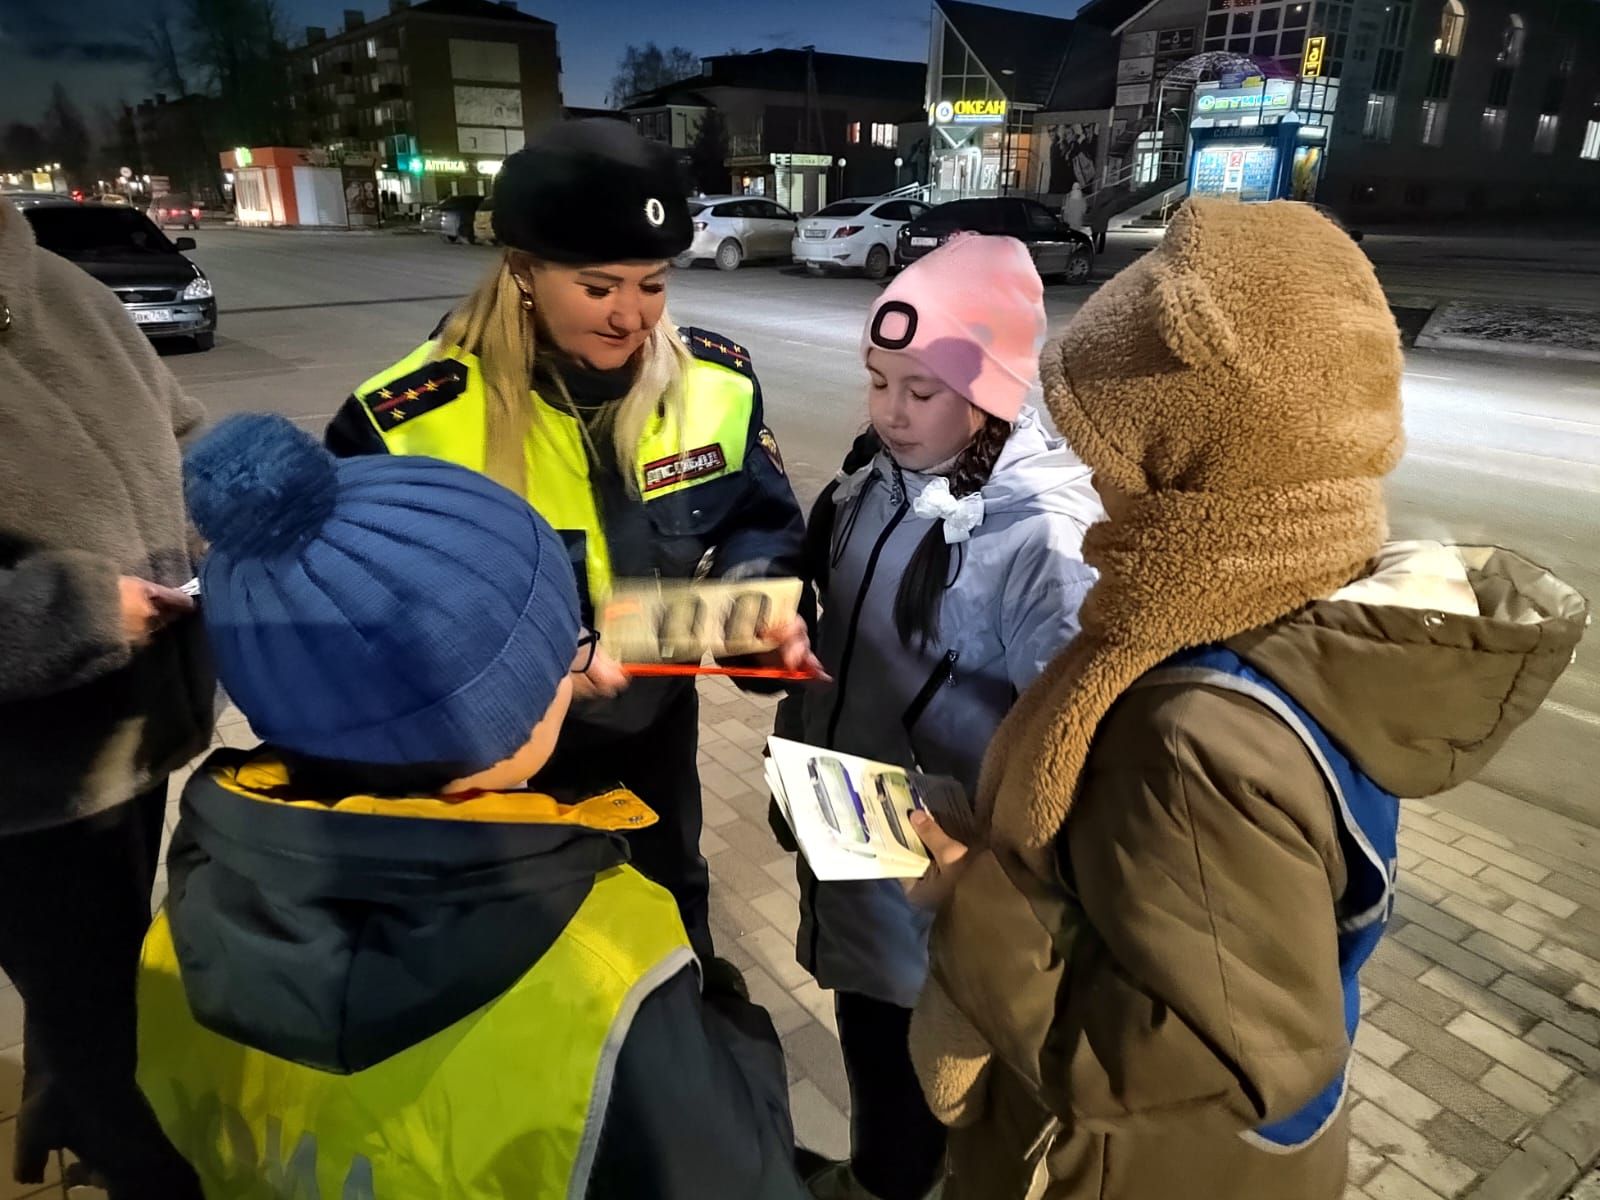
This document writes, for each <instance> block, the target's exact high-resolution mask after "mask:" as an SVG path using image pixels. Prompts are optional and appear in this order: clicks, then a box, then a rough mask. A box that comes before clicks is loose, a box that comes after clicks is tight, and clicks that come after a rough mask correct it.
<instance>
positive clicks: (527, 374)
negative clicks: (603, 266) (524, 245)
mask: <svg viewBox="0 0 1600 1200" xmlns="http://www.w3.org/2000/svg"><path fill="white" fill-rule="evenodd" d="M513 253H514V252H513V251H510V250H508V251H506V252H505V253H504V254H503V255H502V256H501V259H500V262H499V264H498V265H497V266H496V267H495V269H494V271H493V272H491V273H490V275H489V276H488V278H486V279H485V280H484V281H483V282H482V283H480V284H479V285H478V287H477V288H476V290H474V291H473V293H472V294H471V295H470V296H468V297H467V298H466V299H465V300H464V301H462V302H461V304H460V305H458V306H457V307H456V308H455V310H454V311H453V312H451V314H450V316H449V317H448V318H447V319H446V320H445V323H444V328H443V329H441V330H440V332H439V337H438V345H437V347H436V348H435V350H434V354H435V356H436V357H439V358H443V357H444V356H445V354H446V352H447V351H448V350H449V349H450V348H451V347H459V348H460V349H462V350H466V351H468V352H469V353H472V354H475V355H477V356H478V362H479V364H480V366H481V367H482V370H483V386H484V391H485V393H486V395H487V399H488V405H487V411H486V413H485V420H484V443H485V444H484V451H485V453H484V474H486V475H488V476H489V478H491V479H493V480H494V481H495V482H496V483H500V484H503V485H504V486H506V487H509V488H511V489H512V490H513V491H515V492H516V493H517V494H518V495H526V494H527V491H528V452H527V444H528V439H529V437H531V436H533V435H534V434H535V433H537V432H538V431H539V426H540V417H539V405H538V404H537V403H536V402H535V401H534V399H533V395H532V390H533V365H534V360H535V357H536V355H537V353H538V349H539V346H538V340H539V334H538V330H537V325H536V322H535V321H534V320H533V319H532V317H533V314H532V313H530V312H527V311H526V310H524V309H523V307H522V289H521V288H520V287H519V286H518V285H517V278H516V274H515V272H514V271H513V269H512V262H513V258H512V255H513ZM690 361H691V356H690V354H689V351H688V349H687V348H686V347H685V346H684V344H683V339H681V338H680V337H679V336H678V328H677V326H676V325H674V324H673V323H672V320H671V318H670V317H668V316H667V315H666V313H665V312H663V313H662V315H661V320H660V321H659V322H657V323H656V327H655V328H654V329H653V330H651V331H650V337H649V340H647V341H646V342H645V344H644V347H643V349H641V350H640V352H639V362H638V373H637V375H636V376H635V378H634V381H633V387H632V388H630V389H629V390H628V394H627V395H625V396H624V397H623V398H622V399H621V400H619V401H617V402H616V403H615V404H614V405H610V406H608V408H607V412H606V416H605V420H606V423H607V424H608V425H609V426H610V434H611V438H612V444H613V445H614V446H615V448H616V456H617V466H618V469H619V470H620V471H621V472H622V474H623V477H624V478H625V479H626V480H627V482H628V488H629V490H630V491H635V492H636V491H637V489H638V486H639V484H638V465H639V461H638V460H639V439H640V438H641V437H643V436H644V431H645V428H646V427H647V426H648V425H649V423H650V421H651V419H652V418H654V417H656V416H657V415H660V416H662V417H664V418H666V420H667V421H668V422H669V424H670V426H671V428H672V429H674V430H675V431H676V432H677V434H678V437H679V438H680V439H681V438H682V436H683V428H684V415H685V414H684V406H685V400H684V389H683V378H684V375H685V374H686V372H687V370H688V367H689V363H690ZM557 386H558V390H559V391H560V393H561V395H560V397H559V401H558V400H557V398H556V397H551V396H546V397H544V400H545V402H546V403H548V404H551V405H552V407H554V406H555V405H556V404H557V403H559V404H561V405H563V406H565V407H566V409H567V410H568V411H569V412H571V413H572V415H573V419H574V420H576V421H577V422H578V427H579V429H581V430H583V436H584V439H585V441H587V440H588V438H589V433H588V429H587V427H586V426H585V425H584V423H583V420H582V418H581V417H579V415H578V412H577V409H576V406H575V405H574V404H573V402H572V396H571V394H570V393H568V391H567V387H566V384H565V383H564V382H562V381H561V380H560V379H559V378H558V379H557ZM592 448H593V447H592V444H591V449H592ZM682 450H683V447H682V446H681V445H680V446H679V447H678V452H679V453H682Z"/></svg>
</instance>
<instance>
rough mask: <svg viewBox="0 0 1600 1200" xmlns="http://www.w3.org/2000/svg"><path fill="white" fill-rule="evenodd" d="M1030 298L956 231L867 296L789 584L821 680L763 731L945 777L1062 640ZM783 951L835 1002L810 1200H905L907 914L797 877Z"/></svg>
mask: <svg viewBox="0 0 1600 1200" xmlns="http://www.w3.org/2000/svg"><path fill="white" fill-rule="evenodd" d="M1044 337H1045V311H1044V292H1043V288H1042V286H1041V284H1040V282H1039V274H1038V272H1037V271H1036V270H1035V269H1034V266H1033V263H1032V261H1031V260H1030V259H1029V257H1028V252H1027V249H1026V248H1025V247H1024V246H1023V245H1022V243H1020V242H1018V241H1015V240H1014V239H1012V238H1001V237H977V236H965V237H960V238H956V239H954V240H952V241H950V242H948V243H946V244H945V245H944V246H942V247H941V248H940V249H939V250H937V251H935V252H934V253H933V254H930V255H928V256H927V257H926V258H924V259H922V260H920V261H919V262H917V263H916V264H915V265H914V266H912V267H910V268H908V269H907V270H906V271H905V272H904V273H903V274H902V275H901V276H900V277H899V278H898V279H896V280H895V281H894V282H893V283H892V284H891V285H890V286H889V287H888V289H887V290H885V291H884V293H883V294H882V296H880V297H879V298H878V300H877V302H876V303H875V304H874V305H873V307H872V310H871V312H870V314H869V315H868V320H867V323H866V327H865V330H864V331H863V334H862V339H861V353H862V357H863V360H864V364H865V367H866V374H867V384H868V388H867V409H868V414H869V416H870V418H871V430H870V432H869V433H868V434H866V435H864V437H863V439H862V440H861V442H860V443H859V444H858V446H857V448H856V449H855V450H854V451H852V457H851V459H850V460H847V462H846V465H845V470H844V471H843V472H841V477H840V479H839V480H838V481H837V482H835V483H833V484H831V485H830V486H829V487H828V489H827V490H826V491H825V492H824V493H823V495H822V497H821V499H819V500H818V502H817V505H816V508H815V509H814V510H813V513H812V524H811V528H810V530H809V531H808V535H807V544H808V547H810V548H811V551H812V552H811V553H810V554H808V563H807V574H808V576H809V578H810V581H811V582H812V584H813V585H814V586H815V588H816V589H817V592H818V594H819V596H820V600H821V607H822V617H821V622H820V631H819V634H818V653H819V654H820V656H821V658H822V661H823V665H824V666H825V667H826V669H827V670H828V672H829V673H830V674H831V675H832V676H833V678H834V680H835V682H834V683H833V684H832V685H831V686H827V687H823V688H817V689H808V690H807V691H806V692H805V693H803V694H801V695H798V696H796V697H795V698H793V699H791V700H789V701H787V702H786V706H785V709H784V711H783V713H782V714H781V716H780V730H779V731H780V732H782V733H785V734H787V735H788V736H791V737H794V738H796V739H798V740H800V741H804V742H807V743H810V744H811V745H815V746H826V747H828V748H830V749H834V750H839V751H843V752H845V753H849V754H855V755H860V756H862V757H865V758H871V759H876V760H879V761H885V762H892V763H898V764H900V765H901V766H904V767H908V768H916V769H921V770H925V771H928V772H932V773H935V774H941V775H950V776H954V777H955V778H957V779H959V780H960V781H961V782H962V783H963V784H964V785H965V787H966V788H967V790H968V793H969V794H972V793H973V792H975V791H976V788H977V782H978V768H979V765H980V764H981V763H982V761H983V752H984V750H985V748H986V747H987V746H988V743H989V739H990V737H991V736H992V735H993V733H994V731H995V728H996V727H997V726H998V725H999V724H1000V721H1001V719H1002V718H1003V717H1004V716H1005V714H1006V710H1007V709H1009V708H1010V706H1011V703H1012V700H1013V698H1014V697H1015V696H1016V694H1017V693H1018V692H1020V691H1022V690H1023V689H1025V688H1026V687H1027V686H1028V685H1029V684H1030V683H1032V682H1033V680H1034V677H1035V676H1036V675H1038V673H1039V671H1040V670H1042V669H1043V667H1044V665H1045V664H1046V663H1047V662H1049V661H1050V660H1051V659H1052V658H1054V657H1055V655H1056V654H1057V652H1058V651H1060V650H1061V648H1062V647H1063V646H1065V645H1066V644H1067V643H1068V642H1070V641H1071V640H1072V638H1073V636H1074V634H1076V632H1077V628H1078V606H1079V604H1080V603H1081V601H1082V599H1083V596H1084V594H1085V593H1086V592H1087V591H1088V590H1089V587H1090V586H1091V585H1092V583H1093V581H1094V573H1093V572H1092V571H1091V570H1089V568H1088V567H1086V566H1084V564H1083V561H1082V553H1081V545H1082V541H1083V535H1084V532H1085V530H1087V529H1088V527H1089V526H1090V525H1091V524H1093V523H1094V522H1095V521H1097V520H1099V519H1100V517H1101V515H1102V514H1101V509H1100V501H1099V499H1098V497H1096V495H1095V493H1094V489H1093V488H1092V487H1091V485H1090V481H1089V471H1088V468H1086V467H1085V466H1084V465H1083V464H1082V463H1081V462H1079V461H1078V460H1077V459H1076V458H1075V457H1074V456H1073V455H1072V454H1071V452H1070V451H1068V450H1066V449H1065V448H1064V447H1063V446H1062V443H1061V440H1060V439H1059V438H1056V437H1053V436H1051V435H1050V434H1049V433H1047V432H1046V431H1045V429H1044V425H1043V422H1042V420H1041V418H1040V416H1039V414H1038V412H1037V411H1036V410H1035V409H1034V408H1033V407H1032V405H1031V404H1030V403H1029V401H1030V400H1031V399H1032V398H1033V397H1034V396H1035V395H1036V394H1037V390H1038V375H1037V371H1038V362H1039V350H1040V348H1041V347H1042V346H1043V344H1044ZM799 872H800V883H801V895H802V901H801V926H800V933H799V938H798V947H797V950H798V955H799V959H800V962H801V963H802V965H804V966H805V967H806V969H807V970H809V971H810V972H811V973H812V975H814V976H815V977H816V980H817V982H818V983H819V984H820V985H821V986H822V987H824V988H828V989H831V990H833V991H834V992H835V1003H836V1006H837V1013H838V1025H839V1037H840V1041H841V1043H842V1046H843V1051H844V1058H845V1067H846V1071H847V1074H848V1076H849V1080H850V1105H851V1126H852V1139H851V1140H852V1146H851V1155H852V1157H851V1162H849V1163H846V1164H839V1165H838V1166H836V1167H834V1168H832V1169H830V1170H829V1171H827V1172H826V1173H825V1174H823V1175H821V1176H819V1177H817V1178H816V1179H815V1180H814V1182H813V1192H814V1194H815V1195H817V1196H819V1197H829V1198H837V1200H845V1198H847V1197H848V1198H857V1197H859V1198H860V1200H870V1198H877V1200H920V1198H921V1197H922V1196H923V1195H925V1194H926V1193H927V1192H928V1190H929V1189H930V1188H931V1187H932V1186H933V1185H934V1183H935V1182H936V1181H937V1179H938V1177H939V1174H940V1172H941V1168H942V1165H943V1161H944V1130H943V1127H942V1126H941V1125H940V1124H939V1123H938V1121H937V1120H935V1118H934V1116H933V1114H932V1113H931V1112H930V1111H929V1110H928V1107H927V1104H926V1102H925V1101H924V1100H923V1098H922V1093H921V1089H920V1088H919V1087H918V1085H917V1080H916V1075H915V1073H914V1072H913V1070H912V1066H911V1057H910V1052H909V1050H908V1049H907V1043H906V1035H907V1029H908V1027H909V1025H910V1020H911V1007H912V1005H913V1004H914V1003H915V1002H916V998H917V995H918V993H919V992H920V991H921V990H922V985H923V981H924V979H925V978H926V975H927V967H928V957H927V934H928V925H929V917H928V916H927V914H925V913H923V912H922V911H921V910H919V909H916V908H914V907H913V906H912V905H911V904H910V903H909V902H908V900H907V898H906V894H905V890H904V888H903V887H902V886H901V884H900V883H899V882H897V881H894V880H877V881H864V882H849V883H841V882H835V883H819V882H818V881H817V880H816V879H815V878H814V877H812V875H811V873H810V872H809V871H808V870H807V869H806V866H805V864H804V862H803V861H801V863H800V866H799Z"/></svg>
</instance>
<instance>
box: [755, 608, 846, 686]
mask: <svg viewBox="0 0 1600 1200" xmlns="http://www.w3.org/2000/svg"><path fill="white" fill-rule="evenodd" d="M759 636H760V637H761V640H762V641H765V642H776V643H777V644H776V645H775V646H774V647H773V648H772V649H771V650H768V651H767V652H766V653H764V654H757V655H754V656H753V659H752V661H754V662H755V664H756V665H757V666H761V667H775V668H777V669H778V670H780V671H800V672H802V673H804V674H806V675H810V676H813V677H815V678H816V679H818V680H820V681H821V682H823V683H832V682H833V680H832V678H831V677H830V676H829V675H828V673H827V672H826V671H824V670H823V669H822V660H821V659H819V658H818V657H817V656H816V655H815V654H814V653H812V650H811V635H810V634H809V633H807V632H806V623H805V621H804V620H802V619H801V618H799V617H795V618H794V619H793V620H792V621H790V622H789V623H788V624H787V625H768V626H765V627H764V628H762V629H761V630H760V631H759Z"/></svg>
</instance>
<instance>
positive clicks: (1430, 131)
mask: <svg viewBox="0 0 1600 1200" xmlns="http://www.w3.org/2000/svg"><path fill="white" fill-rule="evenodd" d="M1448 110H1449V105H1448V104H1446V103H1445V102H1444V101H1443V100H1424V101H1423V102H1422V144H1423V145H1424V146H1442V145H1444V122H1445V117H1446V116H1447V115H1448Z"/></svg>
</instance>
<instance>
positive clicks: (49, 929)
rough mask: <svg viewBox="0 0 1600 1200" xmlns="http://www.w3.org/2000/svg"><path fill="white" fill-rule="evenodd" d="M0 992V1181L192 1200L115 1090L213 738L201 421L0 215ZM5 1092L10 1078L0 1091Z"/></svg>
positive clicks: (129, 1087)
mask: <svg viewBox="0 0 1600 1200" xmlns="http://www.w3.org/2000/svg"><path fill="white" fill-rule="evenodd" d="M0 379H4V380H5V386H4V390H3V394H0V430H3V432H0V986H3V984H4V978H5V977H9V978H10V980H11V982H12V983H14V984H16V987H17V990H18V993H19V994H20V996H21V998H22V1003H23V1008H24V1011H25V1027H24V1031H23V1034H24V1037H23V1055H24V1067H25V1076H24V1081H23V1085H22V1105H21V1109H20V1111H19V1113H18V1117H17V1122H16V1127H15V1128H16V1149H15V1152H14V1153H15V1157H14V1158H13V1160H12V1161H13V1169H14V1172H15V1174H16V1178H17V1179H18V1180H19V1181H21V1182H24V1183H40V1182H42V1181H43V1179H44V1173H45V1169H46V1166H47V1163H48V1158H49V1156H50V1154H51V1152H53V1151H55V1150H59V1149H68V1150H71V1151H72V1152H73V1153H74V1154H76V1155H77V1157H78V1158H79V1159H80V1160H81V1161H83V1162H84V1163H86V1164H88V1165H89V1166H90V1167H92V1168H93V1169H94V1170H95V1171H97V1172H99V1173H100V1174H101V1175H102V1176H103V1177H104V1178H105V1180H106V1182H107V1183H108V1184H109V1185H110V1190H111V1195H112V1196H113V1197H116V1198H117V1200H123V1198H126V1197H141V1198H142V1197H151V1198H156V1200H172V1198H175V1197H178V1198H181V1197H183V1196H185V1195H190V1194H193V1188H194V1183H193V1180H192V1177H191V1176H190V1175H189V1172H188V1169H187V1168H186V1167H185V1166H184V1165H183V1163H182V1161H181V1160H180V1159H178V1157H177V1156H176V1155H175V1154H174V1153H173V1152H172V1149H171V1147H170V1146H168V1145H167V1144H166V1142H165V1140H164V1139H163V1138H162V1137H161V1133H160V1130H159V1129H158V1128H157V1126H156V1124H155V1120H154V1118H153V1116H152V1115H151V1113H150V1111H149V1109H148V1108H147V1107H146V1106H145V1104H144V1102H143V1100H142V1099H141V1097H140V1096H139V1093H138V1089H137V1088H136V1086H135V1084H134V1078H133V1068H134V999H133V989H134V977H135V972H136V970H137V966H138V961H139V943H140V940H141V939H142V938H143V937H144V931H145V929H146V927H147V926H148V925H149V923H150V893H151V887H152V885H153V883H154V881H155V874H156V860H157V858H158V856H159V854H160V848H161V830H162V823H163V821H164V819H165V816H166V806H167V776H168V775H169V774H170V773H171V772H172V771H173V770H175V769H176V768H178V767H180V766H182V765H183V764H184V763H185V762H187V761H188V760H190V759H191V758H193V757H194V756H195V755H197V754H199V753H200V752H201V751H202V750H204V749H205V747H206V745H207V744H208V743H209V742H210V739H211V723H212V704H213V697H214V695H215V685H214V683H213V681H212V677H211V671H210V666H209V664H208V661H207V657H206V653H205V647H204V638H203V636H202V633H201V629H200V623H199V621H198V620H197V619H195V618H194V616H193V615H192V611H191V610H192V609H193V604H192V602H191V601H190V600H189V598H188V597H187V596H186V595H184V594H183V593H182V592H181V591H178V590H176V589H178V588H179V587H181V585H182V584H184V583H185V582H187V581H188V580H189V578H190V577H191V576H192V574H193V570H192V567H191V564H190V560H189V535H188V528H187V522H186V520H185V518H184V510H183V495H182V489H181V480H180V474H179V449H178V439H179V438H180V437H182V436H184V435H185V434H187V433H188V432H189V431H190V430H192V429H193V428H195V427H196V426H197V425H198V424H199V423H200V422H201V420H202V418H203V412H202V410H201V409H200V407H199V405H197V404H196V403H195V402H194V401H192V400H190V399H189V398H188V397H187V396H185V395H184V393H183V390H182V389H181V388H180V387H179V386H178V383H177V381H176V380H175V379H173V377H172V375H171V373H170V372H169V371H168V370H167V368H166V366H165V365H164V364H163V363H162V362H161V361H160V360H159V359H158V358H157V357H156V354H155V352H154V351H153V350H152V349H151V347H150V343H149V341H147V340H146V338H145V336H144V335H143V334H142V333H140V332H139V330H138V329H136V328H135V327H134V325H133V323H132V322H131V321H129V320H128V315H127V313H125V312H124V311H123V309H122V306H121V304H119V303H118V302H117V298H116V297H115V296H114V295H112V294H111V292H110V291H108V290H107V289H106V288H105V286H104V285H102V284H100V283H98V282H96V281H95V280H93V279H91V278H90V277H89V276H88V275H85V274H84V273H83V271H81V270H80V269H79V268H78V267H76V266H74V265H73V264H72V263H69V262H67V261H65V260H64V259H61V258H58V257H57V256H56V255H54V254H51V253H49V252H48V251H46V250H43V249H41V248H40V247H39V246H38V245H37V244H36V243H35V242H34V238H33V233H32V231H31V229H30V228H29V225H28V222H27V220H26V218H24V217H23V216H22V215H21V214H20V213H19V212H18V211H17V210H16V209H14V208H13V207H11V205H10V204H8V203H5V202H4V201H0ZM6 1082H7V1083H9V1082H10V1081H6Z"/></svg>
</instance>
